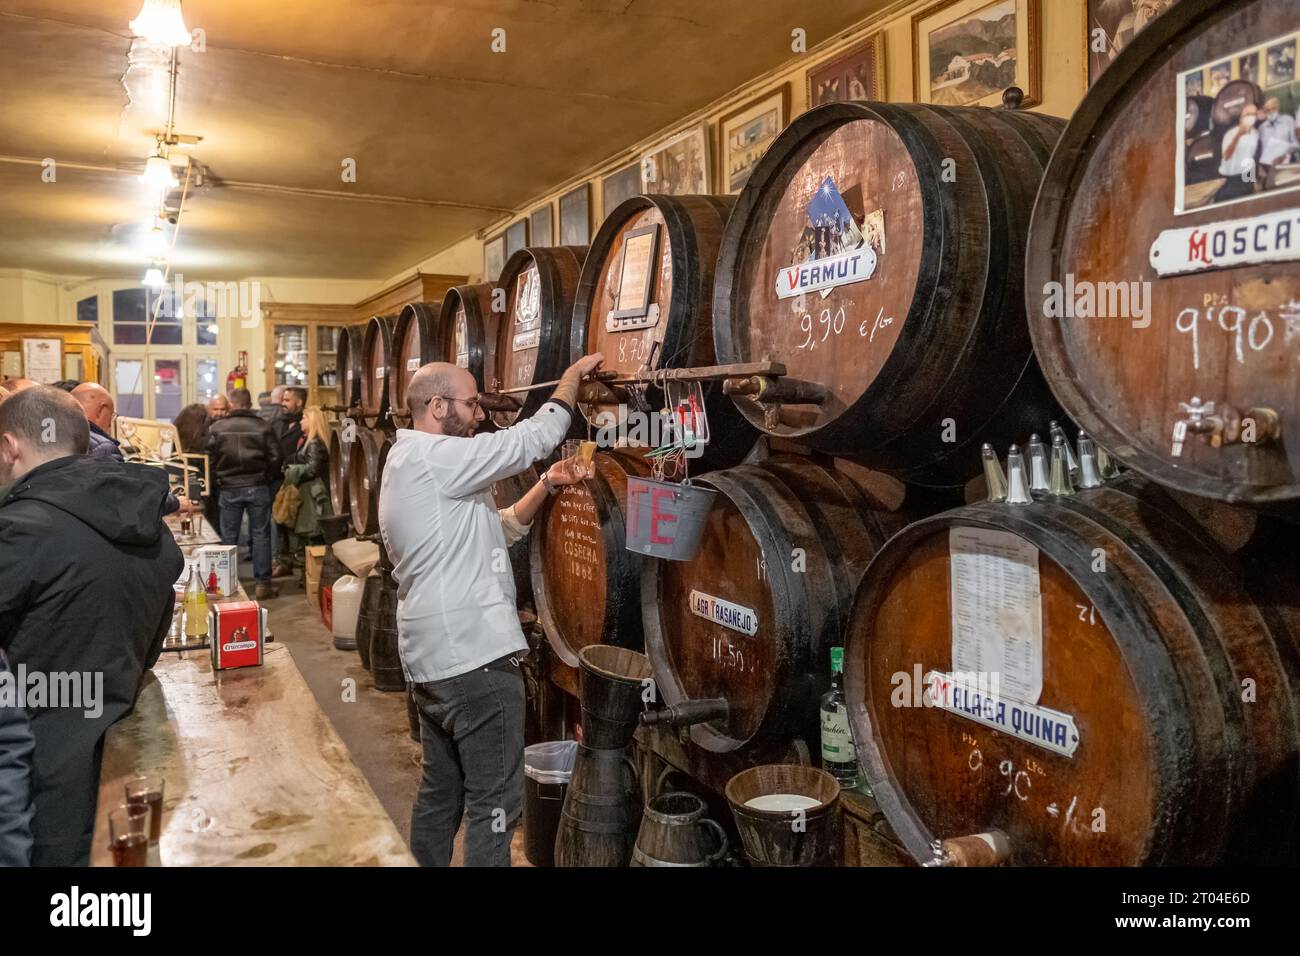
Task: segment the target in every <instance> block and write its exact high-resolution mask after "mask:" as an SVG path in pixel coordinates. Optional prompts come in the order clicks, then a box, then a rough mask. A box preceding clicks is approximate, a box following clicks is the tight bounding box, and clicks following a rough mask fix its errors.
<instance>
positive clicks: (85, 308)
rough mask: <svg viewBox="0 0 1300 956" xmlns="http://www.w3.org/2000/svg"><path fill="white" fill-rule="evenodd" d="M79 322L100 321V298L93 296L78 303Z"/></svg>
mask: <svg viewBox="0 0 1300 956" xmlns="http://www.w3.org/2000/svg"><path fill="white" fill-rule="evenodd" d="M77 321H78V322H98V321H99V296H97V295H92V296H90V297H89V298H87V299H82V300H81V301H80V302H78V303H77Z"/></svg>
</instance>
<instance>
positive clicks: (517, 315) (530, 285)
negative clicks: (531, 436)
mask: <svg viewBox="0 0 1300 956" xmlns="http://www.w3.org/2000/svg"><path fill="white" fill-rule="evenodd" d="M586 254H587V247H586V246H554V247H550V248H529V249H520V250H519V251H518V252H516V253H515V254H514V255H513V256H511V257H510V259H509V260H508V261H507V262H506V266H505V270H504V271H503V272H502V273H501V281H500V286H501V288H503V289H504V290H505V306H506V311H505V318H504V320H503V321H502V322H501V323H499V325H498V328H497V342H496V351H495V356H494V358H495V363H496V364H495V371H494V372H493V374H492V376H491V379H492V384H494V385H496V384H499V385H500V390H502V391H504V392H507V393H509V394H512V395H513V396H514V397H515V398H517V399H518V400H519V402H520V403H521V405H520V408H519V409H517V410H515V411H494V412H492V414H491V418H492V421H493V422H494V423H495V424H496V425H497V426H498V427H501V428H505V427H507V426H509V425H513V424H514V423H515V422H516V421H518V420H519V419H521V418H527V417H529V416H530V415H532V414H533V412H535V411H537V409H539V408H541V407H542V404H543V403H544V402H545V401H546V399H547V398H548V397H549V396H550V394H551V391H552V389H551V388H539V389H534V390H532V391H527V392H511V391H510V390H511V389H515V388H520V387H523V386H527V385H532V384H534V383H540V382H550V381H553V380H555V379H557V378H559V377H560V375H561V374H563V372H564V370H565V368H567V367H568V365H569V326H570V323H571V321H572V319H573V297H574V293H575V292H576V291H577V288H578V276H579V274H580V273H581V272H582V260H583V258H584V257H585V256H586ZM489 391H496V389H489Z"/></svg>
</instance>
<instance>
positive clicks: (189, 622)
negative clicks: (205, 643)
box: [185, 564, 208, 637]
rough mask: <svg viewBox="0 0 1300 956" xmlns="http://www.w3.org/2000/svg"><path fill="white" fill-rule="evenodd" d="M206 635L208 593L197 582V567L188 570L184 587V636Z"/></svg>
mask: <svg viewBox="0 0 1300 956" xmlns="http://www.w3.org/2000/svg"><path fill="white" fill-rule="evenodd" d="M207 633H208V592H207V589H206V588H204V587H203V584H202V583H201V582H200V581H199V567H198V565H197V564H196V565H193V566H192V567H191V568H190V579H189V581H188V582H187V583H186V585H185V636H186V637H204V636H205V635H206V634H207Z"/></svg>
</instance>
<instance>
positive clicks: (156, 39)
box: [131, 0, 190, 47]
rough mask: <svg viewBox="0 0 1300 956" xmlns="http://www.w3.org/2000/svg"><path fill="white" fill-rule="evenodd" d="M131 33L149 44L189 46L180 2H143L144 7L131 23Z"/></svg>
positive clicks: (159, 0)
mask: <svg viewBox="0 0 1300 956" xmlns="http://www.w3.org/2000/svg"><path fill="white" fill-rule="evenodd" d="M131 32H132V33H134V34H135V35H136V36H138V37H140V38H141V39H143V40H145V41H147V42H149V43H158V44H161V45H163V46H171V47H176V46H189V45H190V31H189V30H188V29H186V27H185V17H184V16H183V15H182V14H181V0H144V6H142V7H141V8H140V12H139V13H138V14H137V15H136V18H135V19H134V20H132V21H131Z"/></svg>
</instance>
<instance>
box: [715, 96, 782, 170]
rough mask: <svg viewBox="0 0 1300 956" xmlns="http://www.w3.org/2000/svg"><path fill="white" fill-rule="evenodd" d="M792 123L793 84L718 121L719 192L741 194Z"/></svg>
mask: <svg viewBox="0 0 1300 956" xmlns="http://www.w3.org/2000/svg"><path fill="white" fill-rule="evenodd" d="M788 122H790V84H789V83H783V84H781V86H779V87H777V88H776V89H775V90H772V91H771V92H770V93H766V94H764V95H763V96H760V97H758V99H756V100H753V101H751V102H749V103H746V104H745V105H744V106H742V107H740V109H738V110H733V111H732V112H730V113H728V114H727V115H726V116H724V117H722V119H721V120H719V121H718V141H719V143H721V147H720V149H719V151H718V192H719V193H722V194H727V193H733V194H734V193H738V192H740V190H741V189H742V188H743V187H744V185H745V183H746V182H748V180H749V175H750V173H752V172H753V171H754V167H755V166H756V165H757V164H758V161H759V159H761V158H762V156H763V153H765V152H767V148H768V147H769V146H771V145H772V140H774V139H776V136H777V134H778V133H780V132H781V130H783V129H785V124H786V123H788Z"/></svg>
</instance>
